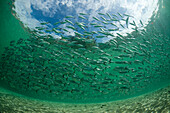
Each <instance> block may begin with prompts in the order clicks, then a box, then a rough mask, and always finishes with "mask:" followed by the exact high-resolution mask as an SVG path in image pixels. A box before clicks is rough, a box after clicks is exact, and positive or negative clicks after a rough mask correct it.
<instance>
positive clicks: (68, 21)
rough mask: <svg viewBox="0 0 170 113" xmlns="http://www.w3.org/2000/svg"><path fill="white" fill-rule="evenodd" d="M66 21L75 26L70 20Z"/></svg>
mask: <svg viewBox="0 0 170 113" xmlns="http://www.w3.org/2000/svg"><path fill="white" fill-rule="evenodd" d="M65 21H66V22H67V23H70V24H72V25H74V24H73V22H71V21H70V20H66V19H65Z"/></svg>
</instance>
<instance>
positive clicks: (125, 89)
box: [0, 13, 169, 102]
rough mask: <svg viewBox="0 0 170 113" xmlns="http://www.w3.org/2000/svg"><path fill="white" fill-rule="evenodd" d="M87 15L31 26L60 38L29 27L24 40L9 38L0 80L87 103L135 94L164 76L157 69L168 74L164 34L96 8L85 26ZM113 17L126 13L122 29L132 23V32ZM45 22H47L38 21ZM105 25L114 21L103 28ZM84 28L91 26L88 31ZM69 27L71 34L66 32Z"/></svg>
mask: <svg viewBox="0 0 170 113" xmlns="http://www.w3.org/2000/svg"><path fill="white" fill-rule="evenodd" d="M87 15H88V14H85V13H80V14H79V15H78V18H80V19H81V22H78V21H73V20H72V19H75V18H76V17H73V16H71V15H69V16H66V17H65V21H64V22H63V21H62V22H56V23H55V26H57V27H55V28H52V29H46V28H44V27H37V28H36V31H37V32H42V33H43V34H45V31H46V30H48V32H52V33H56V34H57V35H58V36H59V37H60V39H55V38H53V36H51V35H47V36H46V35H41V34H37V33H35V32H32V36H31V37H30V38H29V39H22V38H21V39H19V40H18V41H11V42H10V46H9V47H6V48H5V51H4V53H3V54H2V57H1V64H0V71H1V72H0V73H1V75H0V76H1V79H3V80H5V81H6V83H7V84H8V85H9V87H11V88H13V89H15V90H16V91H17V92H20V93H24V94H25V92H29V93H30V95H31V96H33V97H37V95H39V97H38V98H42V99H44V98H45V99H50V100H56V101H67V102H69V101H74V100H75V99H76V101H77V102H88V101H91V100H92V99H93V100H94V101H104V100H105V99H106V98H107V100H108V101H111V100H115V99H119V98H122V97H121V96H125V95H126V96H131V95H133V94H137V93H138V92H140V91H142V90H144V89H145V87H147V86H148V83H154V81H155V80H157V79H163V76H159V75H160V74H161V73H163V74H164V77H165V75H167V73H166V70H164V68H168V69H169V67H168V66H167V65H168V62H169V60H168V58H169V53H168V46H169V43H167V40H169V37H164V36H163V35H161V34H160V33H159V32H158V31H157V30H156V29H152V27H151V28H148V29H149V30H150V29H152V31H149V30H148V29H146V31H147V30H148V32H146V31H145V32H144V31H140V30H138V27H137V24H136V23H135V21H133V23H129V19H130V18H132V17H131V16H128V15H126V14H120V13H118V15H111V14H109V13H106V14H104V13H99V15H101V16H102V17H101V18H98V17H93V19H94V23H90V24H88V26H87V25H86V24H85V23H83V22H82V21H83V20H86V19H87V18H86V16H87ZM117 17H118V18H124V17H125V18H126V19H125V20H124V21H125V25H123V24H122V23H120V27H121V29H122V28H125V27H126V28H130V26H135V27H136V29H135V30H134V31H133V32H132V34H127V36H124V35H122V34H121V33H119V32H117V31H119V27H118V26H116V24H114V23H115V22H116V21H119V20H118V19H117ZM116 19H117V20H116ZM115 20H116V21H115ZM140 23H141V26H143V23H142V21H140ZM46 24H49V23H48V22H44V23H41V25H46ZM108 24H110V25H112V24H114V25H115V26H113V28H108V29H107V25H108ZM59 25H64V26H65V28H62V27H59ZM89 27H93V28H94V31H89V30H88V28H89ZM69 32H72V33H74V36H70V35H69V36H68V35H67V33H69ZM114 32H116V34H117V35H115V34H114ZM153 33H154V34H153ZM133 34H135V35H133ZM136 34H137V35H136ZM109 37H112V39H110V40H109V41H108V42H105V43H99V42H97V41H96V40H97V39H102V38H109ZM150 70H152V71H150ZM161 77H162V78H161ZM151 78H152V79H151ZM158 81H159V80H158ZM40 95H41V96H40ZM75 95H76V96H75ZM113 95H114V96H113Z"/></svg>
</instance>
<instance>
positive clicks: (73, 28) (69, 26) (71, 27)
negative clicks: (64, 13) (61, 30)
mask: <svg viewBox="0 0 170 113" xmlns="http://www.w3.org/2000/svg"><path fill="white" fill-rule="evenodd" d="M66 27H67V28H70V29H72V30H75V31H76V30H77V29H76V28H75V27H73V26H71V25H68V26H66Z"/></svg>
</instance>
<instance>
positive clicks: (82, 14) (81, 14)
mask: <svg viewBox="0 0 170 113" xmlns="http://www.w3.org/2000/svg"><path fill="white" fill-rule="evenodd" d="M79 14H80V15H87V14H86V13H79Z"/></svg>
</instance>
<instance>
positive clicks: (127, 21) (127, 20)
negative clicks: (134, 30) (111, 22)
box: [126, 16, 129, 28]
mask: <svg viewBox="0 0 170 113" xmlns="http://www.w3.org/2000/svg"><path fill="white" fill-rule="evenodd" d="M128 25H129V16H128V17H127V19H126V27H127V28H128Z"/></svg>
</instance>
